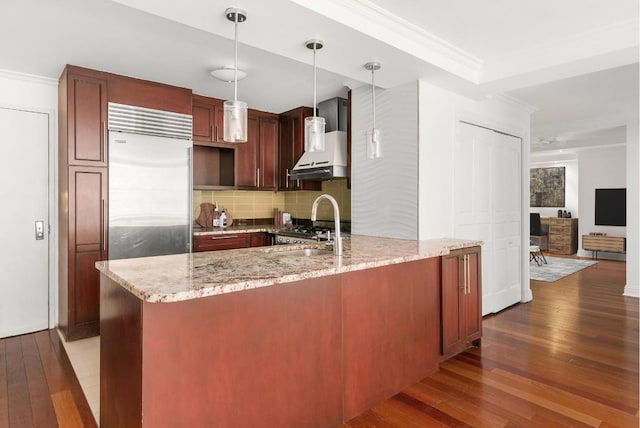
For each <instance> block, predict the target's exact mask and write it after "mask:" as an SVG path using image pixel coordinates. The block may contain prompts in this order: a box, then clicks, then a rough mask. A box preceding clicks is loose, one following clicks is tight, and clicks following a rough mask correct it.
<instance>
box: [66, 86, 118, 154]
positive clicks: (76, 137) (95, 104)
mask: <svg viewBox="0 0 640 428" xmlns="http://www.w3.org/2000/svg"><path fill="white" fill-rule="evenodd" d="M67 85H68V86H67V91H68V92H67V104H68V105H67V142H66V143H67V144H68V146H67V147H68V154H69V158H68V159H69V165H86V166H107V144H106V142H107V137H106V135H107V81H106V80H102V79H97V78H93V77H86V76H82V75H79V74H75V73H69V76H68V79H67ZM61 144H64V142H61Z"/></svg>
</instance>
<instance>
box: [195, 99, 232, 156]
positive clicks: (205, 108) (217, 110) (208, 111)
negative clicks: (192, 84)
mask: <svg viewBox="0 0 640 428" xmlns="http://www.w3.org/2000/svg"><path fill="white" fill-rule="evenodd" d="M192 114H193V142H194V144H203V145H217V144H226V143H225V142H224V139H223V138H224V128H223V101H222V100H219V99H216V98H209V97H203V96H200V95H193V105H192Z"/></svg>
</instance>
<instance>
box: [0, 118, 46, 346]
mask: <svg viewBox="0 0 640 428" xmlns="http://www.w3.org/2000/svg"><path fill="white" fill-rule="evenodd" d="M48 177H49V116H48V115H47V114H43V113H36V112H29V111H23V110H14V109H8V108H0V200H1V201H2V209H0V227H2V238H1V239H0V337H7V336H14V335H18V334H24V333H29V332H32V331H37V330H43V329H46V328H48V327H49V322H48V320H49V279H48V276H49V274H48V269H49V268H48V264H49V233H48V230H49V224H48V223H49V182H48ZM37 221H42V228H43V236H42V239H36V222H37Z"/></svg>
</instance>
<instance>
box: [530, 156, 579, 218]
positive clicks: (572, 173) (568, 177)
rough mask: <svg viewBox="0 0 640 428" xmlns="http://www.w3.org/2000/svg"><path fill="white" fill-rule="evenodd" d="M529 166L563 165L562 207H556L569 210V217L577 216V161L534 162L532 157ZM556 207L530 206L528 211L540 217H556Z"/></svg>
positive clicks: (548, 166)
mask: <svg viewBox="0 0 640 428" xmlns="http://www.w3.org/2000/svg"><path fill="white" fill-rule="evenodd" d="M529 166H530V167H531V168H550V167H565V170H564V172H565V178H564V181H565V183H564V185H565V188H564V207H558V208H562V210H567V211H569V212H571V217H573V218H576V217H579V213H580V211H579V206H578V201H579V199H580V198H579V187H580V186H579V184H578V161H577V160H564V161H557V162H536V161H535V160H534V159H533V158H532V159H531V163H530V164H529ZM558 208H544V207H531V208H530V210H529V212H532V213H539V214H540V216H542V217H557V216H558Z"/></svg>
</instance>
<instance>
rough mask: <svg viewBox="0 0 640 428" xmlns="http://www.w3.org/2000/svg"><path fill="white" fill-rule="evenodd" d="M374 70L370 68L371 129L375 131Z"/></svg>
mask: <svg viewBox="0 0 640 428" xmlns="http://www.w3.org/2000/svg"><path fill="white" fill-rule="evenodd" d="M374 75H375V69H374V67H371V105H372V108H373V129H374V130H375V129H376V82H375V78H374Z"/></svg>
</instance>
